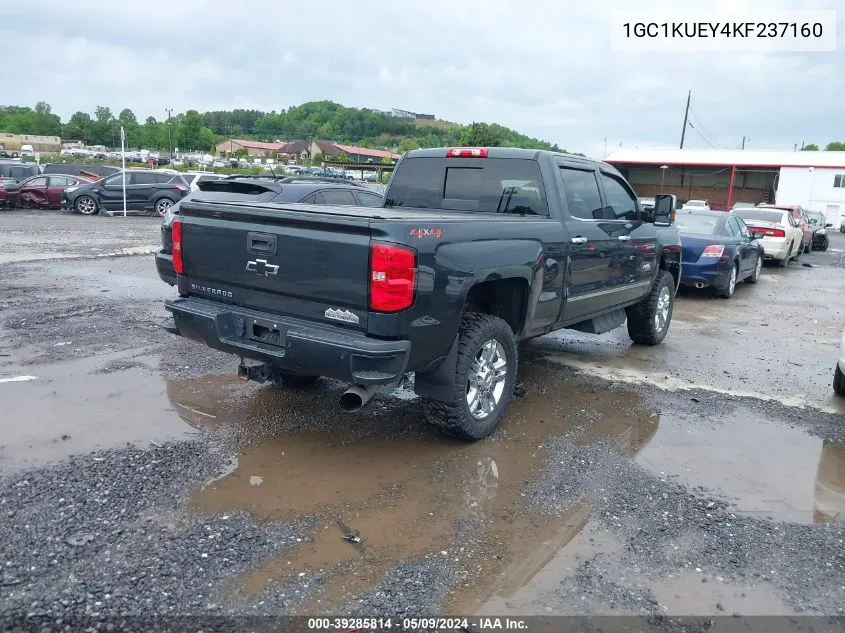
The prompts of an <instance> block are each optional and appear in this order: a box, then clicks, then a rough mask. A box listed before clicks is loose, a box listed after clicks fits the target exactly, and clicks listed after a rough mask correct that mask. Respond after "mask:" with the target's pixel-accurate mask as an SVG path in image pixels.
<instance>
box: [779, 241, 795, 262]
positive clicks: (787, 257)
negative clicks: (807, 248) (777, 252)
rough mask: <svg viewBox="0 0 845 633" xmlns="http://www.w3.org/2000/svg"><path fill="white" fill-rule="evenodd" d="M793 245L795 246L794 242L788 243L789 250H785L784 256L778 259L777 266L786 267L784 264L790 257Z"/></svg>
mask: <svg viewBox="0 0 845 633" xmlns="http://www.w3.org/2000/svg"><path fill="white" fill-rule="evenodd" d="M794 247H795V244H790V245H789V250H788V251H786V257H784V258H783V259H780V260H778V266H780V267H781V268H786V265H787V264H788V263H789V260H790V259H792V249H793V248H794Z"/></svg>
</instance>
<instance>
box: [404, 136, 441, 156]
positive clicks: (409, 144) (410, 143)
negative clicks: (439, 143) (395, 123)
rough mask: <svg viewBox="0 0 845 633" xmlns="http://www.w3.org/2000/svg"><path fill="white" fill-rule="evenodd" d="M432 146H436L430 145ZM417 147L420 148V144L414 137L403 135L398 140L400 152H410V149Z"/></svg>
mask: <svg viewBox="0 0 845 633" xmlns="http://www.w3.org/2000/svg"><path fill="white" fill-rule="evenodd" d="M432 147H436V145H432ZM419 148H420V144H419V143H418V142H417V141H416V140H415V139H412V138H407V137H405V138H403V139H402V140H401V141H399V152H400V153H402V152H410V151H411V150H414V149H419Z"/></svg>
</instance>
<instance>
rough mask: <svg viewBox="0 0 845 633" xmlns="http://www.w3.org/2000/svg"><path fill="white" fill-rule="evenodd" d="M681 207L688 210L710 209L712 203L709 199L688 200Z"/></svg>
mask: <svg viewBox="0 0 845 633" xmlns="http://www.w3.org/2000/svg"><path fill="white" fill-rule="evenodd" d="M681 208H682V209H685V210H688V211H689V210H691V211H710V203H709V202H707V200H687V201H686V202H685V203H684V206H682V207H681Z"/></svg>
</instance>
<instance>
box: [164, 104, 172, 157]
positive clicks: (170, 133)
mask: <svg viewBox="0 0 845 633" xmlns="http://www.w3.org/2000/svg"><path fill="white" fill-rule="evenodd" d="M164 111H165V112H167V151H168V152H169V155H170V160H171V161H172V160H173V136H172V132H171V129H170V113H171V112H173V108H165V109H164Z"/></svg>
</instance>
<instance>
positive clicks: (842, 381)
mask: <svg viewBox="0 0 845 633" xmlns="http://www.w3.org/2000/svg"><path fill="white" fill-rule="evenodd" d="M833 392H834V393H835V394H836V395H837V396H845V374H843V373H842V370H841V369H839V365H837V366H836V371H834V372H833Z"/></svg>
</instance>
